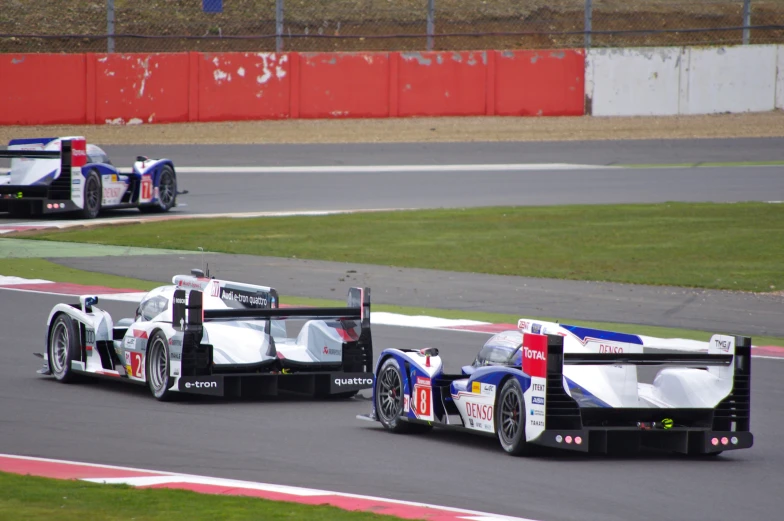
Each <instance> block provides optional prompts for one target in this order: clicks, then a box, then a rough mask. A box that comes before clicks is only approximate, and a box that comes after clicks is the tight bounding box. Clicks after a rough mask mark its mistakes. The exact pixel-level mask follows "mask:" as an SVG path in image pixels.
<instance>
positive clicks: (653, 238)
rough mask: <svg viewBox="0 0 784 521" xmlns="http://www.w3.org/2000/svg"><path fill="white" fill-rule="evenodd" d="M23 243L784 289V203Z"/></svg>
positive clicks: (291, 220)
mask: <svg viewBox="0 0 784 521" xmlns="http://www.w3.org/2000/svg"><path fill="white" fill-rule="evenodd" d="M25 236H26V237H29V238H37V239H48V240H57V241H72V242H86V243H94V244H113V245H123V246H144V247H155V248H167V249H182V250H190V251H195V250H197V249H198V247H205V248H209V250H210V251H213V252H225V253H239V254H250V255H266V256H273V257H297V258H306V259H318V260H329V261H339V262H357V263H365V264H380V265H392V266H398V267H411V268H431V269H440V270H453V271H460V272H476V273H490V274H499V275H518V276H529V277H545V278H557V279H571V280H593V281H608V282H622V283H632V284H653V285H668V286H670V285H671V286H682V287H700V288H710V289H725V290H726V289H729V290H743V291H756V292H766V291H772V290H780V289H782V288H784V269H782V268H784V205H771V204H765V203H735V204H715V203H699V204H691V203H664V204H644V205H585V206H551V207H493V208H471V209H442V210H417V211H396V212H378V213H363V214H342V215H330V216H319V217H311V216H300V217H275V218H253V219H209V220H206V219H198V220H190V219H183V220H173V221H164V222H156V223H154V224H134V225H126V226H111V227H106V228H95V229H89V230H71V231H68V230H66V231H43V232H30V233H29V234H26V235H25Z"/></svg>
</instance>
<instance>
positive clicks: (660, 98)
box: [585, 47, 683, 116]
mask: <svg viewBox="0 0 784 521" xmlns="http://www.w3.org/2000/svg"><path fill="white" fill-rule="evenodd" d="M682 51H683V49H682V48H681V47H656V48H647V49H623V48H621V49H591V50H589V51H588V56H587V57H586V61H585V94H586V96H588V98H590V99H591V103H590V104H591V107H592V110H591V111H590V112H589V113H592V114H593V115H595V116H643V115H644V116H663V115H669V114H677V113H678V105H679V102H680V94H679V90H678V86H679V84H680V75H681V72H680V68H681V65H680V64H681V53H682Z"/></svg>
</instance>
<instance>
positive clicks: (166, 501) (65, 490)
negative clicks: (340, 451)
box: [0, 473, 399, 521]
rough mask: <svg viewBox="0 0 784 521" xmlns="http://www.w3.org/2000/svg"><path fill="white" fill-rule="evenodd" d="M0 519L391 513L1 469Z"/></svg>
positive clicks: (226, 519) (178, 520)
mask: <svg viewBox="0 0 784 521" xmlns="http://www.w3.org/2000/svg"><path fill="white" fill-rule="evenodd" d="M0 490H2V493H0V520H5V519H8V520H11V519H24V520H26V521H38V520H49V519H57V520H60V521H82V520H90V521H94V520H107V521H108V520H111V521H117V520H124V519H128V520H131V519H132V520H135V521H191V520H200V519H204V520H210V521H212V520H221V521H241V520H247V521H251V520H254V521H255V520H258V519H269V520H286V521H290V520H308V521H311V520H313V521H333V520H334V521H338V520H340V521H342V520H350V521H384V520H389V521H392V520H394V519H399V518H396V517H391V516H383V515H379V514H371V513H365V512H349V511H346V510H341V509H338V508H335V507H331V506H326V505H319V506H313V505H300V504H297V503H285V502H280V501H268V500H264V499H257V498H248V497H235V496H221V495H208V494H197V493H195V492H189V491H185V490H167V489H136V488H133V487H130V486H126V485H99V484H95V483H87V482H84V481H71V480H57V479H48V478H40V477H34V476H19V475H16V474H7V473H0Z"/></svg>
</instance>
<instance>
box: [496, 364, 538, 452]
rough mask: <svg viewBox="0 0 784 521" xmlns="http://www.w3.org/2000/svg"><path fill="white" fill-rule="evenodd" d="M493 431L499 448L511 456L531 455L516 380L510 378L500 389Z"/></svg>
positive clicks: (521, 390)
mask: <svg viewBox="0 0 784 521" xmlns="http://www.w3.org/2000/svg"><path fill="white" fill-rule="evenodd" d="M495 430H496V433H497V434H498V441H499V442H501V447H503V449H504V450H505V451H506V452H508V453H509V454H512V455H513V456H525V455H529V454H531V453H532V447H531V445H529V444H528V443H526V441H525V401H524V400H523V389H522V388H521V387H520V382H518V381H517V379H516V378H510V379H509V380H507V381H506V383H505V384H504V385H503V387H502V388H501V392H500V394H499V395H498V405H497V406H496V408H495Z"/></svg>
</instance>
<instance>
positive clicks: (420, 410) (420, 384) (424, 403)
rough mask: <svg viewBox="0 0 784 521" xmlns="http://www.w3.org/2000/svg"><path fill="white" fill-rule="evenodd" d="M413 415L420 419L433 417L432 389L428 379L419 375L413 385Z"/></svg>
mask: <svg viewBox="0 0 784 521" xmlns="http://www.w3.org/2000/svg"><path fill="white" fill-rule="evenodd" d="M414 416H416V417H417V418H418V419H420V420H432V419H433V389H432V387H430V380H429V379H428V378H422V377H421V376H419V377H417V380H416V385H414Z"/></svg>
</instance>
